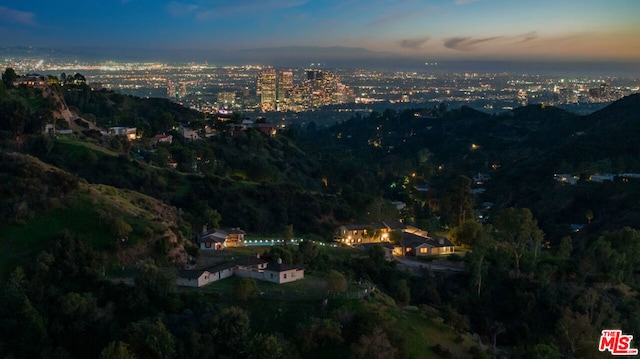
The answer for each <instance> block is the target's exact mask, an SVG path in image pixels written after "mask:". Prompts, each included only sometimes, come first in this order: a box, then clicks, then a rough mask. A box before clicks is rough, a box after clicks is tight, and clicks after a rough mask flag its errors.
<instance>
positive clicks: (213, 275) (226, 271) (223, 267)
mask: <svg viewBox="0 0 640 359" xmlns="http://www.w3.org/2000/svg"><path fill="white" fill-rule="evenodd" d="M207 270H208V271H209V273H210V274H209V283H213V282H217V281H219V280H220V279H225V278H229V277H231V276H232V275H233V274H234V272H235V264H234V263H233V262H231V263H223V264H219V265H217V266H215V267H211V268H207Z"/></svg>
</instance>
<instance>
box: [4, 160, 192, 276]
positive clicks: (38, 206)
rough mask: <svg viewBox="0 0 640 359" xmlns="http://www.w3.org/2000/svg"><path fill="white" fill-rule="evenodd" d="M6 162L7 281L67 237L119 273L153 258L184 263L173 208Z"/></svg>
mask: <svg viewBox="0 0 640 359" xmlns="http://www.w3.org/2000/svg"><path fill="white" fill-rule="evenodd" d="M0 158H1V160H0V174H1V175H0V176H1V177H2V182H3V183H4V184H5V185H4V186H3V188H2V189H1V190H0V191H1V195H0V197H1V198H2V206H1V207H0V208H1V210H2V215H1V216H0V217H1V218H2V219H1V226H0V228H2V229H1V230H0V243H1V245H2V253H3V256H2V258H1V259H0V271H1V273H3V274H6V273H7V272H8V271H10V270H11V269H12V268H14V267H15V266H16V265H18V264H23V265H24V264H26V262H27V261H28V260H29V259H28V258H30V257H32V256H34V255H35V254H37V253H38V252H39V251H41V250H45V249H47V248H48V247H49V245H50V243H51V241H52V240H53V239H54V238H56V237H59V236H60V235H62V234H68V235H72V236H79V237H81V238H84V239H85V240H86V241H88V242H90V243H91V245H92V246H93V247H94V248H95V249H96V250H99V251H103V252H104V253H105V254H108V255H109V256H112V257H113V262H112V264H113V265H115V266H116V267H117V266H131V265H134V264H135V263H136V262H137V261H138V260H140V259H142V258H148V257H157V258H158V259H161V260H166V261H168V262H171V263H175V264H181V263H185V262H186V252H185V249H184V245H185V239H184V237H183V235H182V233H181V232H180V230H179V228H180V227H181V226H182V225H183V222H182V219H181V218H180V214H179V213H178V211H177V210H176V209H175V208H173V207H170V206H168V205H166V204H164V203H162V202H160V201H158V200H156V199H153V198H151V197H149V196H145V195H142V194H140V193H137V192H133V191H128V190H122V189H117V188H114V187H110V186H105V185H92V184H88V183H87V182H85V181H84V180H80V179H78V178H77V177H75V176H73V175H71V174H69V173H67V172H65V171H62V170H60V169H58V168H56V167H54V166H51V165H48V164H46V163H43V162H42V161H39V160H37V159H35V158H33V157H30V156H25V155H23V154H19V153H10V152H6V151H2V152H1V153H0ZM187 245H188V244H187Z"/></svg>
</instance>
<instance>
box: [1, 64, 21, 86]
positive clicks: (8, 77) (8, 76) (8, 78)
mask: <svg viewBox="0 0 640 359" xmlns="http://www.w3.org/2000/svg"><path fill="white" fill-rule="evenodd" d="M17 78H18V75H17V74H16V72H15V71H14V70H13V68H11V67H7V68H6V69H5V70H4V72H3V73H2V83H4V87H6V88H8V89H9V88H12V87H13V83H14V82H15V81H16V79H17Z"/></svg>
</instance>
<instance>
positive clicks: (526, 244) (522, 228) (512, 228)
mask: <svg viewBox="0 0 640 359" xmlns="http://www.w3.org/2000/svg"><path fill="white" fill-rule="evenodd" d="M493 225H494V227H495V236H496V238H497V239H498V241H500V242H501V243H502V245H504V246H505V247H506V248H507V249H508V250H509V251H510V252H511V253H512V254H513V258H514V262H515V266H516V276H520V261H521V259H522V256H523V255H524V254H525V252H527V251H533V254H534V261H535V260H536V259H537V258H536V257H537V254H538V249H539V247H540V243H541V242H542V239H543V237H544V233H543V232H542V230H540V228H538V221H536V220H535V219H534V218H533V214H532V213H531V211H530V210H529V209H528V208H519V209H518V208H507V209H505V210H503V211H501V212H498V213H497V214H496V217H495V220H494V222H493Z"/></svg>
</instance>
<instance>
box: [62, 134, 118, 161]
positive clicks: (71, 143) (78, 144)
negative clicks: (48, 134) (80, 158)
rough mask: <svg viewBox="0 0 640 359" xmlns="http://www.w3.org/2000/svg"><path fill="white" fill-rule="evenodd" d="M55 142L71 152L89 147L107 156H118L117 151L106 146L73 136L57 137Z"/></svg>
mask: <svg viewBox="0 0 640 359" xmlns="http://www.w3.org/2000/svg"><path fill="white" fill-rule="evenodd" d="M55 143H56V144H57V145H61V147H64V148H65V150H67V151H69V152H82V151H84V149H83V148H88V149H90V150H93V151H96V152H99V153H101V154H103V155H106V156H111V157H116V156H118V154H117V153H115V152H113V151H110V150H108V149H106V148H104V147H101V146H98V145H96V144H93V143H90V142H84V141H79V140H75V139H72V138H56V140H55Z"/></svg>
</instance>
